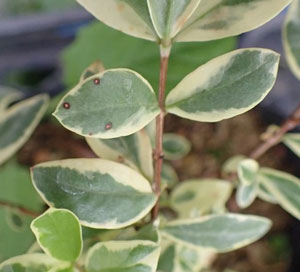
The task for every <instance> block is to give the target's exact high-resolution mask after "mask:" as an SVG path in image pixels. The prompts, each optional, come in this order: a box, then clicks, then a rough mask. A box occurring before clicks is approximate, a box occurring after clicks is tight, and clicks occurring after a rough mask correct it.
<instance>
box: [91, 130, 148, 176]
mask: <svg viewBox="0 0 300 272" xmlns="http://www.w3.org/2000/svg"><path fill="white" fill-rule="evenodd" d="M86 141H87V143H88V144H89V146H90V147H91V149H92V150H93V151H94V152H95V154H96V155H97V156H99V157H100V158H102V159H107V160H111V161H116V162H120V163H123V162H124V163H125V164H126V165H128V166H130V167H132V168H133V169H135V170H138V171H139V172H141V173H142V174H143V175H144V176H145V177H147V178H148V179H149V180H151V179H152V177H153V158H152V145H151V140H150V138H149V136H148V134H147V133H146V131H145V130H141V131H138V132H137V133H135V134H132V135H129V136H125V137H120V138H115V139H97V138H88V137H87V138H86Z"/></svg>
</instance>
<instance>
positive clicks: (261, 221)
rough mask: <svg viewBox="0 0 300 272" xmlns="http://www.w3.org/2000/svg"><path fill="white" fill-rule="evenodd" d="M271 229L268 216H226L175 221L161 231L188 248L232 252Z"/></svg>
mask: <svg viewBox="0 0 300 272" xmlns="http://www.w3.org/2000/svg"><path fill="white" fill-rule="evenodd" d="M270 227H271V221H270V220H269V219H267V218H264V217H259V216H252V215H239V214H223V215H210V216H205V217H202V218H199V219H185V220H177V221H173V222H170V223H169V224H167V225H166V226H165V227H163V229H162V230H161V232H162V234H163V235H166V236H167V237H168V238H169V239H171V240H174V241H175V242H178V243H182V244H184V245H186V246H190V247H195V248H203V249H211V250H214V251H216V252H228V251H232V250H236V249H238V248H241V247H244V246H247V245H249V244H251V243H253V242H255V241H257V240H258V239H260V238H261V237H262V236H263V235H265V234H266V233H267V232H268V230H269V229H270Z"/></svg>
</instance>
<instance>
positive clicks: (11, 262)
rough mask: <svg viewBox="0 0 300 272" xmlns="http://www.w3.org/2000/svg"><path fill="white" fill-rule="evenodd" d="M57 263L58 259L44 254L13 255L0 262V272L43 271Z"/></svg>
mask: <svg viewBox="0 0 300 272" xmlns="http://www.w3.org/2000/svg"><path fill="white" fill-rule="evenodd" d="M56 265H58V261H56V260H55V259H52V258H51V257H49V256H47V255H46V254H40V253H35V254H28V255H22V256H18V257H14V258H11V259H8V260H6V261H5V262H4V263H2V264H0V272H8V271H9V272H27V271H31V272H32V271H34V272H45V271H49V270H50V269H51V268H52V267H53V266H56Z"/></svg>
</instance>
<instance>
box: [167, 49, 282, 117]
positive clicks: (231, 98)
mask: <svg viewBox="0 0 300 272" xmlns="http://www.w3.org/2000/svg"><path fill="white" fill-rule="evenodd" d="M278 64H279V55H278V54H277V53H275V52H273V51H271V50H267V49H240V50H236V51H233V52H231V53H228V54H225V55H223V56H221V57H218V58H215V59H214V60H212V61H210V62H208V63H206V64H205V65H203V66H200V67H199V68H198V69H197V70H195V71H194V72H193V73H191V74H189V75H188V76H187V77H185V78H184V79H183V80H182V81H181V83H179V84H178V85H177V87H175V89H173V90H172V91H171V92H170V94H169V95H168V96H167V100H166V104H167V111H168V112H170V113H173V114H175V115H178V116H181V117H184V118H188V119H191V120H195V121H201V122H217V121H221V120H223V119H228V118H231V117H234V116H236V115H239V114H242V113H244V112H246V111H248V110H250V109H252V108H253V107H255V106H256V105H257V104H258V103H259V102H261V101H262V100H263V99H264V97H265V96H266V95H267V94H268V93H269V92H270V90H271V89H272V87H273V85H274V83H275V79H276V75H277V70H278Z"/></svg>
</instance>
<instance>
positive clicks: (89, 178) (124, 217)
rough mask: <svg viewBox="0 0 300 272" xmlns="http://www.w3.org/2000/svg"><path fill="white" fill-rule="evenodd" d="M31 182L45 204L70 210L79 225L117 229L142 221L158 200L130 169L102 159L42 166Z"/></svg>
mask: <svg viewBox="0 0 300 272" xmlns="http://www.w3.org/2000/svg"><path fill="white" fill-rule="evenodd" d="M32 180H33V183H34V185H35V187H36V189H37V191H38V192H39V193H40V195H41V196H42V198H43V199H44V200H45V201H46V203H47V204H48V205H49V206H51V207H55V208H64V209H68V210H70V211H72V212H73V213H74V214H75V215H76V216H77V217H78V218H79V220H80V222H81V224H82V225H84V226H88V227H93V228H102V229H117V228H122V227H126V226H129V225H131V224H133V223H135V222H137V221H139V220H140V219H142V218H143V217H144V216H145V215H146V214H148V212H150V210H151V209H152V207H153V206H154V204H155V202H156V200H157V197H156V196H155V194H154V193H153V192H152V189H151V186H150V184H149V182H148V181H147V180H146V179H145V178H144V177H143V176H142V175H140V174H139V173H137V172H135V171H134V170H132V169H131V168H129V167H127V166H124V165H122V164H119V163H115V162H112V161H106V160H101V159H70V160H64V161H55V162H48V163H42V164H40V165H37V166H35V167H34V168H33V169H32Z"/></svg>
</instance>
